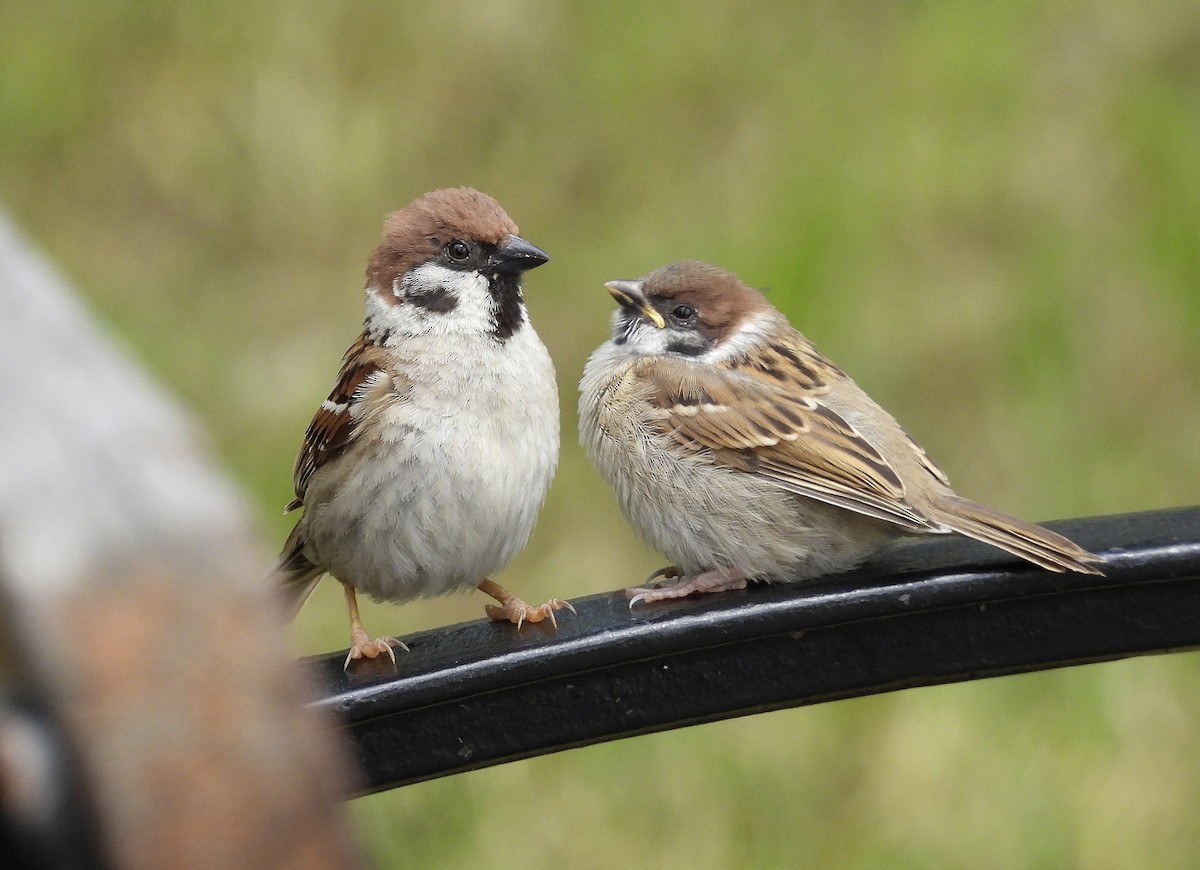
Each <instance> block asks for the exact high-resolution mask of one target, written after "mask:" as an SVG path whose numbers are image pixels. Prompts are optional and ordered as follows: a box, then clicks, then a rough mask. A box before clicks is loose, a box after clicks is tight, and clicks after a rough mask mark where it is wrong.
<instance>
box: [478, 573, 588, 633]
mask: <svg viewBox="0 0 1200 870" xmlns="http://www.w3.org/2000/svg"><path fill="white" fill-rule="evenodd" d="M479 591H480V592H483V593H485V594H487V595H490V596H492V597H493V598H495V599H496V600H497V601H499V602H500V606H499V607H497V606H496V605H495V604H485V605H484V607H483V610H484V612H485V613H486V614H487V615H488V618H489V619H494V620H496V621H497V622H511V623H512V624H513V625H515V626H516V627H517V630H518V631H519V630H520V628H521V626H522V625H524V624H525V623H527V622H541V621H542V620H543V619H549V620H550V624H551V625H553V626H554V627H555V628H558V620H557V619H556V618H555V617H554V611H556V610H564V609H566V610H569V611H571V612H572V613H574V612H575V608H574V607H572V606H571V602H570V601H564V600H563V599H561V598H551V599H550V600H549V601H547V602H546V603H545V604H542V605H539V606H538V607H531V606H530V605H528V604H526V603H525V602H524V601H522V600H521V599H520V598H518V597H517V596H516V595H513V594H512V593H511V592H509V591H508V590H507V589H505V588H504V587H503V586H501V585H500V584H499V583H493V582H492V581H491V580H484V581H483V582H482V583H480V584H479Z"/></svg>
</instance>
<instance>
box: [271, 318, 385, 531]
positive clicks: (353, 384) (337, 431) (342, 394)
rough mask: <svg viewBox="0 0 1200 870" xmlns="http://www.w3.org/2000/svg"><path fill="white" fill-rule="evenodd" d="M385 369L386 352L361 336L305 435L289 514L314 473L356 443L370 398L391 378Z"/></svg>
mask: <svg viewBox="0 0 1200 870" xmlns="http://www.w3.org/2000/svg"><path fill="white" fill-rule="evenodd" d="M385 366H386V360H385V356H384V352H383V350H382V349H381V348H379V347H378V346H377V345H375V344H373V343H371V342H370V341H369V340H368V339H367V338H366V337H365V336H360V337H359V338H358V340H357V341H356V342H355V343H354V344H352V345H351V346H350V348H349V350H347V351H346V354H345V356H343V357H342V368H341V371H340V372H338V377H337V380H336V381H335V382H334V385H333V389H332V390H330V392H329V397H328V398H327V399H326V400H325V401H324V402H322V403H321V407H319V408H318V409H317V413H316V414H315V415H314V416H313V419H312V422H311V423H309V424H308V429H307V430H306V431H305V433H304V441H303V443H302V444H301V445H300V453H299V454H298V455H297V456H296V466H295V468H294V469H293V471H292V480H293V484H294V486H295V489H296V497H295V498H294V499H292V501H291V502H289V503H288V506H287V507H286V508H285V510H286V511H291V510H295V509H296V508H298V507H300V506H301V505H302V504H303V503H304V493H305V491H306V490H307V489H308V482H309V480H310V479H311V478H312V476H313V473H314V472H315V471H316V470H317V469H318V468H320V467H321V466H322V465H324V464H325V463H326V462H329V461H330V460H331V459H334V458H336V457H337V456H340V455H341V454H342V453H343V452H344V451H345V449H346V447H347V446H349V444H350V443H351V442H352V441H353V440H354V437H355V436H356V435H357V434H358V428H359V423H360V421H361V420H362V417H363V414H362V411H361V406H362V405H363V403H364V402H365V401H366V400H367V394H368V393H369V392H370V391H371V390H372V389H373V388H374V387H376V386H378V385H380V383H381V381H382V380H383V379H385V378H386V377H387V372H386V367H385ZM388 380H390V379H388Z"/></svg>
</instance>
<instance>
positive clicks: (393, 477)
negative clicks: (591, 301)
mask: <svg viewBox="0 0 1200 870" xmlns="http://www.w3.org/2000/svg"><path fill="white" fill-rule="evenodd" d="M548 259H549V257H547V256H546V254H545V253H544V252H542V251H541V250H540V249H538V248H536V247H534V246H533V245H531V244H530V243H529V242H527V241H525V240H524V239H523V238H521V237H520V236H519V235H518V234H517V227H516V224H514V223H513V222H512V220H511V219H509V217H508V215H507V214H505V212H504V210H503V209H502V208H501V207H500V206H499V205H498V204H497V203H496V201H495V200H493V199H492V198H491V197H489V196H487V195H485V194H483V193H480V192H479V191H477V190H472V189H470V188H456V189H450V190H435V191H433V192H432V193H427V194H425V195H424V196H422V197H421V198H419V199H417V200H416V201H415V202H413V203H412V204H411V205H409V206H408V207H406V208H404V209H401V210H400V211H397V212H394V213H392V214H391V215H389V216H388V218H387V223H386V225H385V232H384V239H383V242H382V244H380V245H379V247H378V248H377V249H376V250H375V253H374V254H373V255H372V256H371V259H370V262H369V264H368V266H367V287H366V296H367V316H366V321H365V323H364V324H363V331H362V335H360V336H359V337H358V339H357V340H356V341H355V342H354V344H352V345H351V346H350V349H349V350H347V351H346V355H345V356H344V357H343V359H342V369H341V371H340V372H339V374H338V377H337V381H336V382H335V383H334V386H333V389H332V390H331V391H330V393H329V398H327V399H326V400H325V401H324V402H322V403H321V406H320V407H319V408H318V409H317V412H316V416H314V417H313V421H312V423H311V424H310V425H309V427H308V431H307V432H306V433H305V435H304V443H303V445H302V446H301V448H300V454H299V456H298V457H297V458H296V467H295V471H294V482H295V489H296V497H295V499H293V500H292V502H291V503H290V504H289V505H288V506H287V510H289V511H290V510H294V509H295V508H298V507H303V508H304V515H303V516H302V517H301V519H300V521H299V522H298V523H297V524H296V528H295V529H294V530H293V531H292V533H291V535H290V536H289V537H288V540H287V543H286V544H284V547H283V552H282V554H281V555H280V558H279V563H278V566H277V568H276V576H277V578H278V580H279V582H280V583H281V584H282V586H283V589H284V591H285V594H286V596H287V597H288V599H289V601H290V603H291V605H292V607H293V614H294V612H295V611H298V610H299V608H300V605H302V604H303V603H304V600H305V598H307V597H308V594H309V593H310V592H311V591H312V589H313V588H314V587H315V586H316V584H317V581H318V580H320V578H321V576H322V575H323V574H325V573H326V572H328V573H330V574H332V575H333V576H334V577H335V578H337V580H338V581H339V582H340V583H341V584H342V586H343V588H344V590H345V593H346V603H347V605H348V607H349V610H350V652H349V654H348V655H347V657H346V664H347V665H349V663H350V661H351V660H352V659H356V658H361V657H364V656H365V657H367V658H374V657H375V656H377V655H378V654H379V653H381V652H386V653H387V654H388V655H389V656H391V658H392V660H393V661H395V654H394V653H393V652H392V647H393V646H399V647H402V648H405V649H407V647H404V644H402V643H400V641H398V640H396V639H394V638H390V637H383V638H378V639H372V638H371V637H370V636H369V635H368V634H367V633H366V631H364V630H363V627H362V623H361V621H360V619H359V614H358V604H357V600H356V596H355V592H356V591H358V592H365V593H366V594H368V595H370V596H371V597H372V598H374V599H377V600H383V601H393V602H403V601H408V600H411V599H413V598H417V597H425V596H431V595H440V594H442V593H445V592H450V591H452V590H456V589H460V588H469V587H477V588H479V589H480V590H482V591H483V592H485V593H487V594H488V595H490V596H492V597H493V598H495V599H496V600H497V601H499V602H500V606H498V607H497V606H493V605H489V606H488V607H487V608H485V609H486V611H487V614H488V615H489V616H490V617H491V618H493V619H497V620H509V621H511V622H513V623H515V624H516V625H517V626H518V627H520V625H521V624H522V623H523V622H540V621H541V620H543V619H545V618H546V617H549V618H550V620H551V621H552V622H555V618H554V611H555V610H558V609H561V608H563V607H568V608H569V607H570V605H569V604H567V603H566V602H565V601H561V600H559V599H557V598H555V599H552V600H551V601H548V602H546V603H545V604H543V605H541V606H540V607H530V606H529V605H527V604H526V603H525V602H524V601H522V600H521V599H520V598H517V597H516V596H515V595H513V594H512V593H511V592H509V591H507V590H506V589H504V588H503V587H501V586H499V585H498V584H496V583H494V582H493V581H491V580H489V579H488V575H490V574H492V573H493V572H495V571H498V570H500V569H501V568H503V567H504V566H505V565H506V564H508V562H509V561H510V560H511V559H512V558H513V557H514V556H515V555H516V554H517V553H518V552H519V551H520V550H521V548H522V547H524V546H525V543H526V541H527V540H528V539H529V534H530V532H531V531H532V530H533V524H534V521H535V519H536V517H537V513H538V510H539V508H540V507H541V504H542V500H543V499H544V498H545V495H546V490H547V488H548V487H549V485H550V479H551V478H552V477H553V476H554V468H555V465H556V463H557V461H558V417H559V415H558V396H557V391H556V389H555V381H554V368H553V366H552V365H551V363H550V357H549V355H548V354H547V353H546V348H545V347H544V346H543V345H542V343H541V341H540V340H539V339H538V337H537V333H535V332H534V331H533V326H531V325H530V323H529V318H528V315H527V314H526V310H525V302H524V299H523V297H522V294H521V275H522V273H523V272H525V270H527V269H532V268H534V267H536V266H540V265H541V264H542V263H545V262H546V261H547V260H548ZM572 609H573V608H572Z"/></svg>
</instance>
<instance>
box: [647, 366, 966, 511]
mask: <svg viewBox="0 0 1200 870" xmlns="http://www.w3.org/2000/svg"><path fill="white" fill-rule="evenodd" d="M783 350H784V349H783V348H781V349H779V353H778V354H777V355H776V356H775V357H774V358H772V359H769V361H768V362H769V364H767V365H764V366H762V367H761V368H755V367H751V366H746V365H736V364H735V365H734V366H732V367H729V368H723V369H722V377H720V378H713V377H712V375H711V372H706V371H704V370H703V369H700V368H699V367H697V366H696V364H695V363H692V362H690V361H687V360H675V359H668V358H663V357H657V358H655V359H654V360H653V364H649V363H650V361H649V360H647V361H646V362H644V363H643V364H641V367H640V372H639V375H640V376H641V377H644V378H646V379H647V380H648V381H649V382H650V383H651V389H650V391H649V394H650V401H651V402H652V403H653V404H654V405H655V406H656V407H657V409H658V410H659V412H660V414H659V418H660V426H661V428H662V430H663V431H665V432H666V433H668V434H669V435H670V436H671V437H672V438H674V440H675V441H676V442H678V443H679V444H680V445H681V446H682V447H684V448H685V449H687V450H692V451H697V452H700V451H709V452H711V453H712V455H713V457H714V458H715V459H716V461H717V462H719V463H721V464H724V465H728V466H730V467H733V468H736V469H738V470H740V471H744V472H747V473H750V474H757V475H760V476H761V477H763V478H764V479H766V480H769V481H770V482H771V483H773V484H775V485H777V486H779V487H781V488H782V489H786V490H788V491H789V492H794V493H797V494H799V495H803V496H806V497H808V498H813V499H817V500H818V501H822V502H825V503H827V504H832V505H836V506H838V507H842V508H845V509H847V510H852V511H856V512H858V513H861V514H865V515H867V516H872V517H875V518H877V519H881V520H885V521H887V522H892V523H896V524H897V525H900V526H903V527H905V528H908V529H911V530H914V531H944V530H945V529H944V527H943V526H942V525H941V523H938V522H937V521H935V520H932V519H931V518H929V517H927V516H925V515H924V514H923V513H922V512H921V511H920V510H918V509H917V508H916V507H915V506H914V505H913V504H912V503H911V502H910V501H909V500H908V498H907V497H906V490H905V486H904V483H903V481H902V480H901V478H900V475H899V474H898V473H897V472H896V469H894V468H893V467H892V465H891V464H890V463H889V462H888V460H887V459H886V458H885V457H884V456H883V455H882V454H881V453H880V452H879V450H878V449H876V448H875V447H874V446H873V445H872V444H871V442H870V441H868V440H867V439H866V438H865V437H863V435H862V433H860V432H859V431H858V430H857V429H855V427H854V426H853V425H851V423H850V422H848V421H847V420H846V419H845V418H844V417H843V416H841V415H840V414H838V413H837V412H836V411H835V410H834V409H833V408H831V407H830V406H829V405H828V404H827V402H826V401H825V397H826V396H827V394H828V391H829V383H830V381H831V380H832V379H833V378H834V377H837V376H840V372H838V370H837V369H835V368H834V367H833V365H832V364H831V363H828V362H827V361H825V360H824V358H823V357H820V356H818V355H816V354H815V351H814V352H811V354H809V353H804V354H797V353H795V351H791V352H789V353H784V352H783ZM807 350H808V349H806V351H807ZM794 360H801V361H802V362H803V365H800V363H795V362H794ZM917 449H918V450H919V448H917ZM931 473H934V472H933V471H932V470H931Z"/></svg>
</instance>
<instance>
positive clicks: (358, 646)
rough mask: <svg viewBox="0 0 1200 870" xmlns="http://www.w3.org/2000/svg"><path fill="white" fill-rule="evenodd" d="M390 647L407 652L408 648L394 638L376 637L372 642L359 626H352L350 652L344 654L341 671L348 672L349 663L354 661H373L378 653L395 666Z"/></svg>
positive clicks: (394, 658)
mask: <svg viewBox="0 0 1200 870" xmlns="http://www.w3.org/2000/svg"><path fill="white" fill-rule="evenodd" d="M392 647H399V648H400V649H402V650H404V651H405V652H408V647H407V646H406V645H405V644H404V642H403V641H399V640H396V638H394V637H378V638H375V639H373V640H372V638H371V636H370V635H368V634H367V632H366V631H365V630H364V629H363V627H362V625H361V624H355V625H352V626H351V627H350V652H348V653H346V661H345V663H344V664H343V665H342V670H348V669H349V667H350V662H352V661H354V660H355V659H373V658H375V657H376V656H378V655H379V654H380V653H387V655H388V658H390V659H391V660H392V664H393V665H395V664H396V653H395V652H393V651H392Z"/></svg>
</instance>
